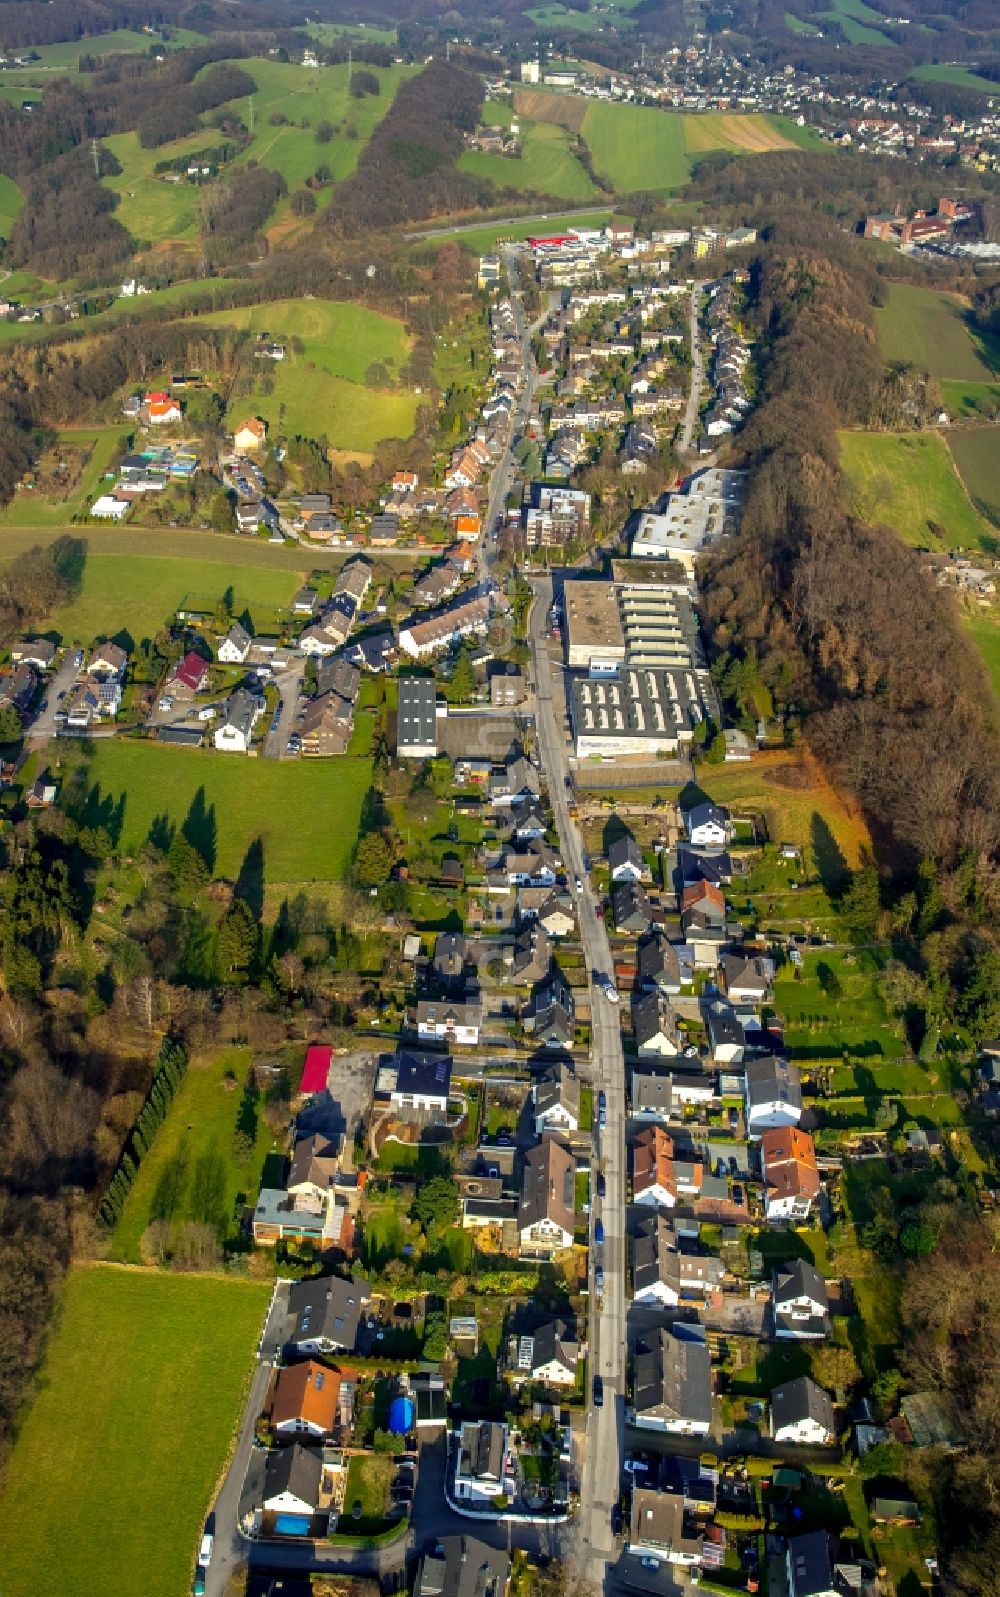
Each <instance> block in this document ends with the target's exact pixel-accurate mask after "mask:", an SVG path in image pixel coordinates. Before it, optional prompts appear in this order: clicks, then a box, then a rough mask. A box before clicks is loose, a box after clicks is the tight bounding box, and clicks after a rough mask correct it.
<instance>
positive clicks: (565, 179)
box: [458, 112, 597, 201]
mask: <svg viewBox="0 0 1000 1597" xmlns="http://www.w3.org/2000/svg"><path fill="white" fill-rule="evenodd" d="M484 118H485V119H486V120H489V118H488V117H487V115H486V112H484ZM520 140H521V146H522V153H521V155H520V156H506V155H491V154H487V152H486V151H484V150H466V152H465V154H464V155H463V156H462V157H461V159H460V161H459V163H458V164H459V166H460V168H461V170H462V171H463V172H471V173H472V174H473V175H474V176H475V177H481V178H488V179H489V181H490V182H491V183H495V184H496V185H497V187H498V188H516V189H521V190H523V191H524V192H525V193H528V194H551V195H552V197H553V198H554V199H557V200H581V201H586V200H589V199H593V197H594V195H595V194H596V192H597V191H596V189H595V187H594V184H593V183H592V182H591V180H590V177H589V176H588V174H587V172H586V171H585V170H584V168H583V167H582V166H581V165H580V162H579V161H578V160H577V158H576V156H575V155H574V153H573V141H572V136H571V134H570V133H569V132H568V131H567V130H566V129H565V128H561V127H558V126H557V125H556V124H555V123H553V122H531V121H529V120H528V118H527V117H525V118H523V119H522V122H521V132H520Z"/></svg>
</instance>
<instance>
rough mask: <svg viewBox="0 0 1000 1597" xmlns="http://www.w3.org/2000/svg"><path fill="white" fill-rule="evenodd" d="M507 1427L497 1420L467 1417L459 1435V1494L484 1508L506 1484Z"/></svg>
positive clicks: (456, 1474) (457, 1470)
mask: <svg viewBox="0 0 1000 1597" xmlns="http://www.w3.org/2000/svg"><path fill="white" fill-rule="evenodd" d="M506 1453H507V1427H506V1425H501V1424H499V1423H498V1422H497V1421H496V1420H466V1422H465V1424H464V1425H463V1426H462V1429H461V1430H460V1432H459V1434H458V1456H457V1459H456V1462H455V1496H456V1497H457V1498H458V1500H459V1501H460V1502H474V1503H478V1504H479V1505H480V1506H481V1507H485V1506H486V1505H487V1504H490V1503H492V1501H493V1499H494V1498H495V1497H498V1496H500V1494H501V1493H502V1492H503V1489H504V1486H503V1483H504V1458H505V1456H506Z"/></svg>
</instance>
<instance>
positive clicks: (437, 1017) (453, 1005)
mask: <svg viewBox="0 0 1000 1597" xmlns="http://www.w3.org/2000/svg"><path fill="white" fill-rule="evenodd" d="M416 1018H417V1036H418V1038H419V1039H420V1041H421V1042H447V1043H455V1044H459V1045H461V1046H462V1047H466V1048H474V1047H475V1046H476V1045H477V1043H478V1042H479V1030H480V1027H481V1025H482V1019H483V1006H482V1002H481V1000H480V999H479V998H478V997H476V998H466V999H465V1000H464V1001H463V1002H454V1001H452V1000H450V999H444V998H433V999H430V998H421V999H420V1001H419V1002H418V1004H417V1017H416Z"/></svg>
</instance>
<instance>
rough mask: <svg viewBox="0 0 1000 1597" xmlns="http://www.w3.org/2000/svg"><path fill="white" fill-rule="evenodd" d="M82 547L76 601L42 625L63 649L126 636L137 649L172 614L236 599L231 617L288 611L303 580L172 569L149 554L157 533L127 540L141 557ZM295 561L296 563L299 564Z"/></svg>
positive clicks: (222, 566) (185, 565) (208, 563)
mask: <svg viewBox="0 0 1000 1597" xmlns="http://www.w3.org/2000/svg"><path fill="white" fill-rule="evenodd" d="M83 536H84V537H85V538H86V539H87V542H88V551H87V560H86V565H85V567H84V573H83V587H82V590H81V592H80V594H79V596H78V597H77V598H75V599H73V600H72V601H71V602H70V603H69V604H67V605H66V606H65V608H63V609H60V610H56V611H55V612H54V614H53V615H52V616H50V617H49V618H48V621H49V625H50V626H51V627H52V628H53V629H54V631H56V632H58V633H59V635H60V637H61V638H62V639H63V641H65V642H72V643H80V644H82V645H84V646H86V645H89V644H90V643H91V642H92V641H93V639H94V638H97V637H113V636H114V635H115V634H116V633H118V632H121V631H126V632H128V633H130V634H131V636H132V638H133V640H134V641H135V642H136V643H140V642H141V641H142V639H143V638H149V637H153V636H154V634H155V633H157V632H158V631H159V630H160V628H161V627H163V626H164V625H165V623H166V622H167V621H168V619H170V618H172V617H173V616H174V615H175V613H176V611H177V609H178V607H179V606H180V605H182V604H184V603H185V601H186V602H187V603H188V604H189V605H191V607H192V608H200V607H201V606H203V605H205V604H206V603H208V602H209V601H214V602H218V600H219V599H220V598H221V597H222V595H223V594H224V593H225V592H226V591H227V589H229V588H232V589H233V592H234V614H237V615H238V614H241V613H242V611H243V610H244V609H247V610H249V612H250V615H251V617H252V616H253V613H254V609H255V608H259V609H260V611H261V612H262V613H264V612H266V613H267V614H269V615H270V614H272V613H273V611H274V610H276V609H278V608H280V607H281V606H283V605H287V604H289V603H290V601H291V598H292V595H293V594H294V593H295V590H296V588H297V587H298V586H299V585H300V582H301V580H302V573H301V572H299V571H289V570H284V569H278V570H269V569H267V568H266V567H256V566H254V567H240V568H234V566H233V565H231V564H230V563H229V562H228V561H226V560H225V559H218V560H212V559H202V560H190V561H183V562H182V561H178V560H176V559H174V558H172V557H171V556H169V555H168V556H160V555H157V554H156V553H155V552H153V553H149V554H147V553H145V545H146V544H147V543H148V545H150V546H151V547H152V549H153V550H154V551H155V546H156V543H155V541H156V533H155V532H150V533H149V534H148V535H146V534H142V533H136V534H133V536H134V538H135V539H136V542H137V547H139V548H142V549H143V552H142V553H135V554H104V553H103V552H101V550H100V546H99V544H97V542H96V540H93V541H92V540H91V539H90V537H89V529H87V531H85V532H84V534H83ZM301 558H302V557H301V555H300V559H301Z"/></svg>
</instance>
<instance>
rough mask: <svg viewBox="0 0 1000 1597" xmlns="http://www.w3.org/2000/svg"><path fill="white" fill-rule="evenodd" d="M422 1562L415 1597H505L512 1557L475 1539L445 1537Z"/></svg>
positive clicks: (441, 1538)
mask: <svg viewBox="0 0 1000 1597" xmlns="http://www.w3.org/2000/svg"><path fill="white" fill-rule="evenodd" d="M437 1546H438V1548H439V1549H440V1553H439V1554H438V1553H428V1554H426V1555H425V1556H424V1558H422V1559H421V1561H420V1567H419V1570H418V1572H417V1584H416V1589H415V1593H414V1597H504V1592H505V1591H506V1589H507V1583H508V1581H509V1579H510V1558H509V1557H508V1555H507V1554H506V1553H505V1552H503V1551H502V1550H500V1549H498V1548H495V1547H487V1546H486V1543H485V1542H480V1541H477V1540H476V1539H475V1537H474V1536H465V1535H462V1536H442V1537H440V1538H439V1540H438V1543H437Z"/></svg>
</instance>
